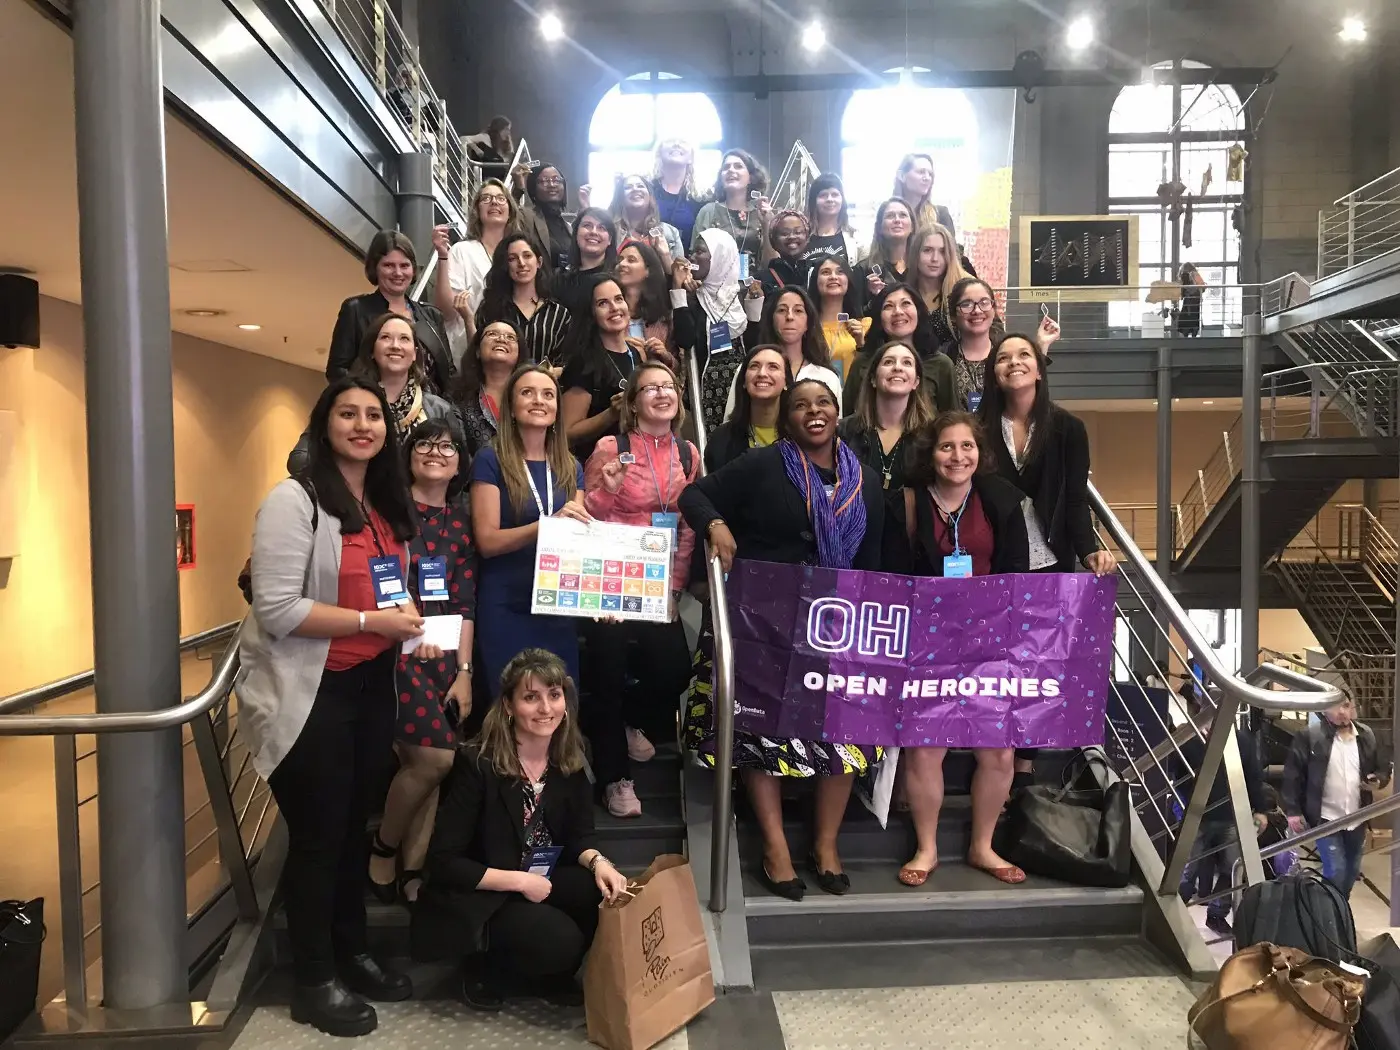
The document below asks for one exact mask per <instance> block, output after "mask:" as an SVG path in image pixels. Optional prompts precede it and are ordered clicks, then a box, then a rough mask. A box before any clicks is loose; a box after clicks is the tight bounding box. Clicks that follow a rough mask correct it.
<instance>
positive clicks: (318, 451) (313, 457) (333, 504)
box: [299, 375, 417, 541]
mask: <svg viewBox="0 0 1400 1050" xmlns="http://www.w3.org/2000/svg"><path fill="white" fill-rule="evenodd" d="M347 390H365V391H368V392H369V393H371V394H373V395H374V396H375V398H376V399H377V400H378V401H379V410H380V412H382V413H383V417H384V447H383V448H381V449H380V450H379V451H378V452H377V453H375V456H374V458H373V459H371V460H370V461H369V464H368V467H367V468H366V470H365V503H366V504H367V505H368V506H370V507H372V508H373V509H374V510H375V511H376V512H377V513H378V514H379V516H380V517H381V518H383V519H384V520H385V521H386V522H388V524H389V528H390V529H392V530H393V533H394V538H395V539H397V540H400V541H403V540H408V539H410V538H412V536H413V535H414V533H415V532H416V531H417V527H416V526H415V524H414V516H413V508H412V507H411V506H410V505H409V498H408V485H407V484H406V483H405V482H404V475H403V463H402V461H401V460H400V459H399V437H398V428H397V427H396V426H395V425H394V416H393V413H392V412H390V410H389V401H388V399H387V398H385V396H384V390H383V388H381V387H380V386H379V384H378V383H375V382H372V381H371V380H368V379H365V378H364V377H362V376H354V375H347V376H341V377H340V378H339V379H334V380H332V381H331V382H330V384H329V385H328V386H327V387H326V389H325V390H323V391H321V396H320V397H319V398H318V399H317V401H316V405H315V407H314V408H312V409H311V420H310V422H309V423H307V426H306V433H307V437H308V444H307V457H306V468H305V469H304V470H302V471H301V472H300V475H299V476H301V477H303V478H305V479H306V480H307V481H309V482H311V487H312V489H313V490H314V491H315V493H316V501H317V502H318V503H320V505H321V506H322V507H323V508H325V511H326V513H327V514H332V515H334V516H335V517H337V518H339V519H340V531H341V532H342V533H344V534H346V535H353V534H354V533H357V532H359V531H360V530H362V529H363V528H364V527H365V524H366V522H365V516H364V514H363V513H361V511H360V503H359V501H358V500H356V499H355V497H354V496H352V495H350V487H349V486H348V485H346V484H345V475H343V474H342V473H341V472H340V464H339V463H337V462H336V458H335V452H334V451H333V450H332V449H331V442H330V418H331V409H332V408H334V406H335V402H336V399H337V398H338V397H340V395H341V394H343V393H345V392H346V391H347Z"/></svg>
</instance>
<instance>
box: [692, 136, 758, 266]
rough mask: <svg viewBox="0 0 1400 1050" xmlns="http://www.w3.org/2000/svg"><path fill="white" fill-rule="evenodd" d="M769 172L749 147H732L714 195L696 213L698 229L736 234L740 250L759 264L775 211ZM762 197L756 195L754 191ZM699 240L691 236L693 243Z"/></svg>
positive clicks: (725, 156) (721, 168) (754, 262)
mask: <svg viewBox="0 0 1400 1050" xmlns="http://www.w3.org/2000/svg"><path fill="white" fill-rule="evenodd" d="M767 189H768V173H767V172H766V171H764V170H763V165H762V164H760V163H759V162H758V161H757V159H755V157H754V155H753V154H752V153H750V152H749V151H748V150H743V149H732V150H729V151H728V152H727V153H725V155H724V157H723V159H722V160H721V161H720V163H719V175H718V176H717V177H716V178H715V188H714V199H713V200H711V201H710V203H709V204H707V205H705V206H704V207H703V208H701V209H700V214H699V215H697V216H696V217H695V233H696V234H698V233H699V232H700V231H701V230H709V229H720V230H724V231H725V232H726V233H727V234H729V235H730V236H731V237H733V238H734V243H735V244H737V245H738V246H739V254H740V255H747V256H749V257H750V259H751V260H752V263H753V265H754V266H755V267H757V265H758V263H759V262H760V261H761V260H762V259H763V258H764V251H765V248H764V246H765V244H766V243H767V240H768V223H769V220H770V218H771V216H772V214H773V209H772V206H771V205H770V204H769V203H768V198H767V197H765V196H763V194H764V193H765V192H766V191H767ZM755 193H756V194H758V195H759V196H758V197H756V198H755V197H754V194H755ZM694 243H695V240H694V236H692V237H691V245H692V246H693V245H694Z"/></svg>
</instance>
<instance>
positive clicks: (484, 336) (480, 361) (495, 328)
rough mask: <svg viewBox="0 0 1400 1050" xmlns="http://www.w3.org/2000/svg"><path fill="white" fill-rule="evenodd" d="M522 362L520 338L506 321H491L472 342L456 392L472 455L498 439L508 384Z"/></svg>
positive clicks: (458, 407) (469, 450)
mask: <svg viewBox="0 0 1400 1050" xmlns="http://www.w3.org/2000/svg"><path fill="white" fill-rule="evenodd" d="M519 363H520V336H519V335H518V334H517V333H516V331H515V329H514V328H512V327H511V326H510V325H509V324H507V323H506V322H505V321H492V322H491V323H490V324H488V325H487V326H486V327H485V328H483V329H481V331H479V332H477V334H476V338H475V339H473V340H472V345H471V349H470V350H469V351H468V353H467V356H466V357H465V358H463V359H462V371H461V372H460V373H459V374H458V377H457V387H456V390H455V391H454V395H455V399H456V401H457V410H458V411H459V412H460V413H461V416H462V429H463V431H464V436H465V437H466V443H467V450H468V452H469V454H470V455H473V456H475V455H476V454H477V453H478V452H480V451H481V450H482V449H484V448H486V447H487V446H489V445H490V444H491V442H493V441H495V440H496V431H497V429H498V428H499V426H500V419H501V404H502V400H503V398H504V397H505V391H506V384H507V383H508V382H510V376H511V373H512V372H514V371H515V367H516V365H518V364H519Z"/></svg>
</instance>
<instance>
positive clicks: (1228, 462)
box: [1176, 416, 1244, 549]
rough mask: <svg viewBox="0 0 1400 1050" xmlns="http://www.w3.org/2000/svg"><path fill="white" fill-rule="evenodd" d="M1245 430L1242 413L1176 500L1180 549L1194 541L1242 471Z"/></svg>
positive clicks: (1222, 435)
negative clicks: (1242, 439) (1193, 537)
mask: <svg viewBox="0 0 1400 1050" xmlns="http://www.w3.org/2000/svg"><path fill="white" fill-rule="evenodd" d="M1243 429H1244V417H1243V416H1239V417H1237V418H1236V419H1235V421H1234V423H1232V424H1231V425H1230V428H1229V429H1228V430H1226V431H1223V432H1222V433H1221V443H1220V445H1219V447H1218V448H1216V450H1215V452H1214V453H1213V454H1212V455H1211V457H1210V459H1208V460H1206V462H1205V465H1204V466H1202V467H1200V468H1199V469H1198V470H1197V471H1196V476H1195V477H1194V478H1193V479H1192V480H1191V484H1190V486H1189V487H1188V488H1187V490H1186V491H1185V492H1184V493H1182V495H1181V498H1180V499H1178V500H1177V501H1176V506H1177V515H1176V520H1177V536H1176V542H1177V547H1178V549H1184V548H1185V546H1186V545H1187V544H1188V543H1190V542H1191V537H1192V536H1194V535H1196V532H1197V531H1198V530H1199V529H1200V527H1201V526H1202V525H1204V524H1205V521H1206V519H1207V518H1208V517H1210V512H1211V511H1212V510H1214V509H1215V505H1216V504H1217V503H1219V502H1220V500H1221V499H1222V498H1223V497H1224V496H1225V493H1226V491H1227V490H1228V489H1229V488H1230V484H1231V482H1233V481H1234V480H1235V476H1236V475H1237V474H1238V473H1239V471H1240V467H1241V465H1242V464H1243V463H1244V459H1243V456H1244V446H1243V444H1242V443H1241V438H1242V435H1243Z"/></svg>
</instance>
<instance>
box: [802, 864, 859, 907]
mask: <svg viewBox="0 0 1400 1050" xmlns="http://www.w3.org/2000/svg"><path fill="white" fill-rule="evenodd" d="M807 863H808V864H810V865H811V867H812V874H813V875H815V876H816V877H817V885H818V886H820V887H821V888H822V889H823V890H825V891H826V892H827V893H831V894H834V895H835V896H837V897H844V896H845V895H846V894H848V893H850V892H851V877H850V876H849V875H847V874H846V873H845V872H844V871H822V869H821V865H820V864H818V863H817V858H816V856H815V855H814V856H811V857H808V858H807Z"/></svg>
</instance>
